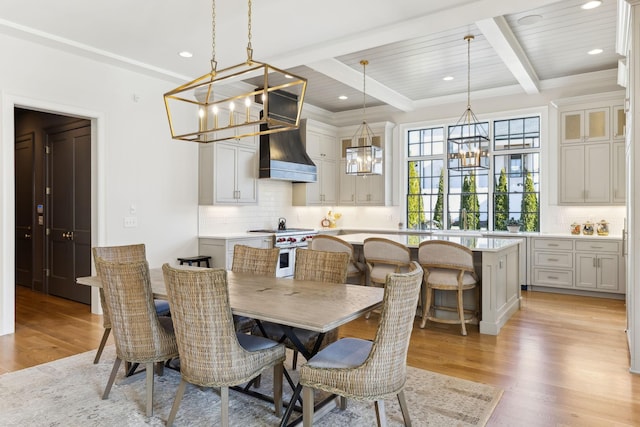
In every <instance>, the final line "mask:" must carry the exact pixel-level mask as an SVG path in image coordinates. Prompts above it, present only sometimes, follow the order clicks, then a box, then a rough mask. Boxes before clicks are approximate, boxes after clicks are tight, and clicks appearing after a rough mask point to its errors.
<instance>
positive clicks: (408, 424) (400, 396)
mask: <svg viewBox="0 0 640 427" xmlns="http://www.w3.org/2000/svg"><path fill="white" fill-rule="evenodd" d="M398 403H399V404H400V410H401V411H402V418H403V419H404V425H405V427H411V417H410V416H409V407H408V406H407V400H406V399H405V398H404V390H400V393H398Z"/></svg>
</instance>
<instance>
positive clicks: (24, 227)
mask: <svg viewBox="0 0 640 427" xmlns="http://www.w3.org/2000/svg"><path fill="white" fill-rule="evenodd" d="M33 153H34V135H33V133H32V132H30V133H28V134H26V135H20V136H18V137H16V145H15V181H16V183H15V191H16V205H15V207H16V210H15V215H16V228H15V233H16V235H15V236H16V237H15V239H16V244H15V258H16V263H15V266H16V270H15V280H16V284H17V285H22V286H27V287H29V288H30V289H31V288H33V238H32V237H33V229H34V224H33V209H34V208H35V207H34V203H35V195H34V193H33V192H34V188H35V187H34V168H33V160H34V159H33V155H34V154H33Z"/></svg>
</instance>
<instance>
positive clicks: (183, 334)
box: [162, 264, 285, 426]
mask: <svg viewBox="0 0 640 427" xmlns="http://www.w3.org/2000/svg"><path fill="white" fill-rule="evenodd" d="M162 270H163V273H164V280H165V284H166V286H167V295H168V297H169V302H170V304H171V313H172V318H173V322H174V328H175V332H176V339H177V341H178V348H179V350H180V374H181V376H182V379H181V381H180V385H179V387H178V390H177V392H176V397H175V400H174V402H173V406H172V408H171V413H170V414H169V419H168V420H167V426H171V425H172V424H173V421H174V419H175V416H176V413H177V412H178V408H179V406H180V401H181V400H182V396H183V394H184V391H185V388H186V385H187V383H191V384H195V385H198V386H201V387H220V395H221V405H220V408H221V420H222V422H221V425H223V426H227V425H228V424H229V386H233V385H239V384H243V383H245V382H248V381H250V380H251V379H253V378H255V377H256V376H258V375H260V374H261V373H262V372H263V371H264V370H265V369H266V368H268V367H271V366H273V396H274V404H275V413H276V416H280V412H281V408H282V374H283V366H282V362H283V361H284V359H285V348H284V346H283V345H281V344H278V343H276V342H274V341H270V340H268V339H266V338H262V337H256V336H251V335H247V334H243V333H239V332H236V331H235V328H234V324H233V317H232V314H231V307H230V305H229V289H228V283H227V272H226V271H225V270H223V269H201V270H197V271H194V270H184V269H177V268H173V267H170V266H169V264H165V265H163V266H162Z"/></svg>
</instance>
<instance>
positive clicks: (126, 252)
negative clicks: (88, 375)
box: [93, 243, 169, 364]
mask: <svg viewBox="0 0 640 427" xmlns="http://www.w3.org/2000/svg"><path fill="white" fill-rule="evenodd" d="M93 255H94V257H95V256H99V257H100V258H102V259H105V260H107V261H118V262H131V261H145V260H146V259H147V255H146V249H145V246H144V244H143V243H140V244H136V245H124V246H100V247H95V248H93ZM154 304H155V306H156V312H157V313H158V314H159V315H161V316H165V315H168V314H169V303H168V302H167V301H162V300H154ZM100 305H101V306H102V326H103V327H104V333H103V334H102V340H100V345H99V346H98V350H97V351H96V357H95V359H93V363H94V364H96V363H98V362H99V361H100V356H102V351H103V350H104V346H105V345H106V344H107V339H109V334H110V333H111V319H110V318H109V309H108V308H107V306H106V304H105V302H104V291H103V289H102V288H100Z"/></svg>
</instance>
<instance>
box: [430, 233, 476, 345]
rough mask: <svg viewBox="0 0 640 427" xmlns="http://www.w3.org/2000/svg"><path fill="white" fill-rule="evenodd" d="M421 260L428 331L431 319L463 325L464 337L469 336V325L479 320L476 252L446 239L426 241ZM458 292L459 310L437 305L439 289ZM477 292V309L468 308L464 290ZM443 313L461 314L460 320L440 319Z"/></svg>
mask: <svg viewBox="0 0 640 427" xmlns="http://www.w3.org/2000/svg"><path fill="white" fill-rule="evenodd" d="M418 261H419V262H420V265H422V268H423V269H424V286H423V288H422V289H423V291H422V302H423V304H422V307H423V313H422V322H421V323H420V327H421V328H424V327H425V325H426V323H427V320H431V321H432V322H439V323H449V324H460V330H461V333H462V335H467V327H466V324H467V323H471V322H475V321H477V320H478V313H477V310H478V307H479V303H480V301H479V299H480V298H479V292H478V288H477V285H478V282H479V278H478V276H477V275H476V272H475V269H474V266H473V252H472V251H471V250H470V249H469V248H467V247H465V246H462V245H459V244H458V243H454V242H448V241H445V240H426V241H424V242H422V243H421V244H420V246H419V247H418ZM436 289H437V290H440V291H449V292H455V293H456V301H457V302H456V305H457V307H456V308H452V307H447V306H442V305H435V304H434V296H433V293H434V291H435V290H436ZM468 290H475V308H474V309H473V310H471V309H465V308H464V301H463V294H464V291H468ZM443 311H454V312H457V314H458V316H457V318H453V319H452V318H451V317H446V316H440V317H439V316H438V314H439V313H442V312H443Z"/></svg>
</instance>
